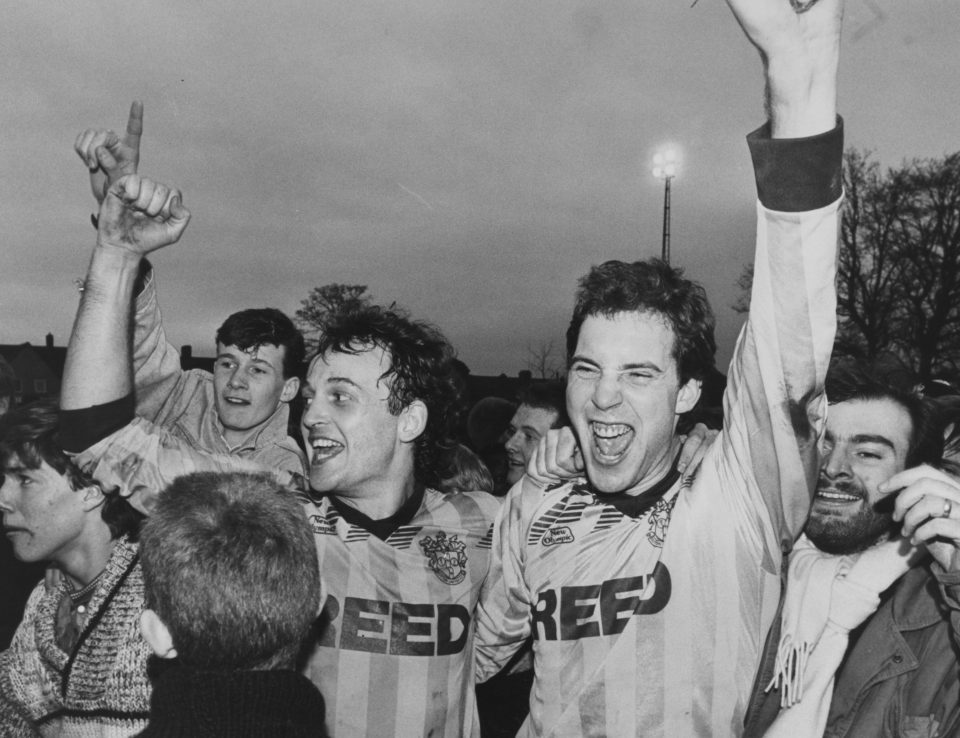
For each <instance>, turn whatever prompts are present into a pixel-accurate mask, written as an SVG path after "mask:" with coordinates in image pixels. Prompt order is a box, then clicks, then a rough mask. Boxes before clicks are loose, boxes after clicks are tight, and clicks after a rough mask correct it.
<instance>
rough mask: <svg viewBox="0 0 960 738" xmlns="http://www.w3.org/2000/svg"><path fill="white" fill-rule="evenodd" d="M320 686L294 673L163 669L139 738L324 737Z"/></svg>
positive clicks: (179, 667) (173, 667) (323, 710)
mask: <svg viewBox="0 0 960 738" xmlns="http://www.w3.org/2000/svg"><path fill="white" fill-rule="evenodd" d="M324 717H325V707H324V702H323V697H321V696H320V692H319V690H318V689H317V688H316V687H315V686H314V685H313V684H312V683H311V682H310V680H308V679H307V678H306V677H305V676H303V675H301V674H299V673H297V672H295V671H233V672H215V671H199V670H197V669H191V668H188V667H185V666H182V665H179V664H175V665H173V666H169V667H167V668H164V669H162V672H161V674H160V675H159V677H158V678H157V680H156V682H155V683H154V688H153V697H152V698H151V700H150V723H149V725H148V726H147V729H146V730H144V731H143V732H142V733H140V734H139V738H213V737H214V736H230V738H265V737H266V736H270V737H271V738H323V736H326V735H327V732H326V729H325V727H324Z"/></svg>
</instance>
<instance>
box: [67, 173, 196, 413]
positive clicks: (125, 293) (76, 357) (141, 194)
mask: <svg viewBox="0 0 960 738" xmlns="http://www.w3.org/2000/svg"><path fill="white" fill-rule="evenodd" d="M189 220H190V213H189V211H187V209H186V208H184V207H183V205H182V204H181V201H180V193H179V191H177V190H175V189H171V188H169V187H167V186H166V185H162V184H157V183H155V182H153V181H152V180H149V179H146V178H144V177H140V176H139V175H136V174H131V175H126V176H124V177H122V178H120V179H119V180H118V181H117V182H115V183H114V184H112V185H111V186H110V187H109V189H108V190H107V194H106V197H105V198H104V200H103V204H102V205H101V206H100V215H99V226H98V230H97V245H96V247H95V248H94V250H93V255H92V257H91V259H90V268H89V270H88V273H87V281H86V284H85V288H84V291H83V296H82V298H81V300H80V308H79V309H78V311H77V318H76V322H75V323H74V326H73V333H72V335H71V336H70V345H69V347H68V349H67V361H66V365H65V367H64V377H63V387H62V391H61V399H60V402H61V407H62V408H63V409H64V410H75V409H79V408H84V407H90V406H93V405H101V404H105V403H108V402H112V401H115V400H118V399H120V398H122V397H125V396H127V395H129V394H130V393H131V392H132V391H133V382H132V378H131V369H130V359H131V345H130V304H131V298H132V297H133V290H134V283H135V280H136V276H137V271H138V269H139V265H140V260H141V259H142V258H143V257H144V256H146V255H147V254H149V253H150V252H152V251H155V250H156V249H159V248H162V247H164V246H167V245H170V244H172V243H176V242H177V241H178V240H179V239H180V236H181V235H182V234H183V231H184V229H185V228H186V227H187V223H188V222H189Z"/></svg>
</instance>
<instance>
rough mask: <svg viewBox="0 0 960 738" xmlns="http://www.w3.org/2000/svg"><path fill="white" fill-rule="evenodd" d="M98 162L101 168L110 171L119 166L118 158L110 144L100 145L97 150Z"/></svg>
mask: <svg viewBox="0 0 960 738" xmlns="http://www.w3.org/2000/svg"><path fill="white" fill-rule="evenodd" d="M95 153H96V156H97V163H98V164H99V165H100V168H101V169H103V170H104V171H109V170H111V169H114V168H115V167H116V166H117V160H116V159H115V158H114V157H113V154H112V153H111V152H110V148H109V146H108V144H104V145H103V146H98V147H97V150H96V152H95Z"/></svg>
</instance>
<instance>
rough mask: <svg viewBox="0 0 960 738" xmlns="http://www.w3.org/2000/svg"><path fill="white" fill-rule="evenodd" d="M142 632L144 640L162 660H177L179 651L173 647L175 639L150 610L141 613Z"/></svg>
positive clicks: (157, 616)
mask: <svg viewBox="0 0 960 738" xmlns="http://www.w3.org/2000/svg"><path fill="white" fill-rule="evenodd" d="M140 632H141V633H142V634H143V640H145V641H146V642H147V645H148V646H150V648H151V649H152V650H153V652H154V653H155V654H156V655H157V656H159V657H160V658H162V659H175V658H176V657H177V649H176V648H174V647H173V638H171V637H170V631H169V630H167V626H166V625H164V623H163V621H162V620H161V619H160V616H159V615H157V613H155V612H154V611H153V610H150V609H149V608H148V609H146V610H144V611H143V612H142V613H140Z"/></svg>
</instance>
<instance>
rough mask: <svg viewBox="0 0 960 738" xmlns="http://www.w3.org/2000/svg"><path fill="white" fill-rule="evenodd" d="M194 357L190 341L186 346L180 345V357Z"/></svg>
mask: <svg viewBox="0 0 960 738" xmlns="http://www.w3.org/2000/svg"><path fill="white" fill-rule="evenodd" d="M192 358H193V346H191V345H190V344H189V343H188V344H187V345H185V346H181V347H180V359H181V360H183V359H188V360H189V359H192Z"/></svg>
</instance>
